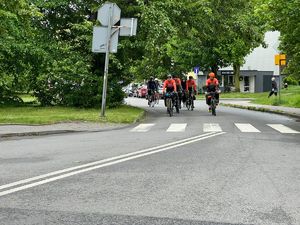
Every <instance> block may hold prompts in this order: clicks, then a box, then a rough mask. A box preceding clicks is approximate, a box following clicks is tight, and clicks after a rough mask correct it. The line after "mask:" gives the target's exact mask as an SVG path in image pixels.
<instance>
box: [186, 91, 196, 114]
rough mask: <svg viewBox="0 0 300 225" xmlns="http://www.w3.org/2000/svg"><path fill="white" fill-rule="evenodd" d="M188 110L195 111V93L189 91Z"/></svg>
mask: <svg viewBox="0 0 300 225" xmlns="http://www.w3.org/2000/svg"><path fill="white" fill-rule="evenodd" d="M186 108H187V109H188V110H191V111H193V110H194V91H189V92H188V96H187V99H186Z"/></svg>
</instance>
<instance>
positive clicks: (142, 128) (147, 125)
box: [130, 123, 155, 132]
mask: <svg viewBox="0 0 300 225" xmlns="http://www.w3.org/2000/svg"><path fill="white" fill-rule="evenodd" d="M154 125H155V124H154V123H142V124H140V125H138V126H136V127H135V128H133V129H132V130H130V132H147V131H149V130H150V129H151V127H153V126H154Z"/></svg>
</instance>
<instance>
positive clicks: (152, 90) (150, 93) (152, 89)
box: [147, 77, 157, 105]
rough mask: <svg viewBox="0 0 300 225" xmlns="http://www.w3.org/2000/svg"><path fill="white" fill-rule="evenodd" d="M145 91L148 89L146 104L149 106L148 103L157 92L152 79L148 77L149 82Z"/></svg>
mask: <svg viewBox="0 0 300 225" xmlns="http://www.w3.org/2000/svg"><path fill="white" fill-rule="evenodd" d="M147 89H148V104H149V105H150V101H149V100H151V99H152V97H153V99H152V100H154V95H155V92H156V90H157V86H156V82H155V81H154V78H153V77H150V80H149V81H148V83H147Z"/></svg>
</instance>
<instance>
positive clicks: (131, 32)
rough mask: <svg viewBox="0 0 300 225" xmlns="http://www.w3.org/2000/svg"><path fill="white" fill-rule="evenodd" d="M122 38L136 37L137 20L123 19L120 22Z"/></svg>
mask: <svg viewBox="0 0 300 225" xmlns="http://www.w3.org/2000/svg"><path fill="white" fill-rule="evenodd" d="M120 26H121V28H120V36H135V35H136V29H137V19H136V18H122V19H121V21H120Z"/></svg>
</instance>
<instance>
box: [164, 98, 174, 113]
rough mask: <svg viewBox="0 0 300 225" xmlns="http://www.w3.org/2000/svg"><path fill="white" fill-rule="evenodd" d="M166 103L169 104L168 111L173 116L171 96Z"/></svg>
mask: <svg viewBox="0 0 300 225" xmlns="http://www.w3.org/2000/svg"><path fill="white" fill-rule="evenodd" d="M166 104H167V111H168V113H169V115H170V117H171V116H173V107H172V99H171V98H167V100H166Z"/></svg>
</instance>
